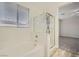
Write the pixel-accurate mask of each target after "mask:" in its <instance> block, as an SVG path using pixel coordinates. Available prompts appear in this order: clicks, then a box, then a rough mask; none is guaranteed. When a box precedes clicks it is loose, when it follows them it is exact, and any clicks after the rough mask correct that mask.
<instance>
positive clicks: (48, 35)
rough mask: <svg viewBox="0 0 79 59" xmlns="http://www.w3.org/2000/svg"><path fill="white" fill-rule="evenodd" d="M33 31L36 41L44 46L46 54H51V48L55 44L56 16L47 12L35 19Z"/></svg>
mask: <svg viewBox="0 0 79 59" xmlns="http://www.w3.org/2000/svg"><path fill="white" fill-rule="evenodd" d="M33 31H34V33H35V39H34V40H35V42H36V44H40V45H42V46H44V54H45V56H50V53H49V51H50V49H51V48H53V47H54V45H55V19H54V16H53V15H51V14H50V13H48V12H46V13H43V14H40V15H38V16H36V17H34V19H33Z"/></svg>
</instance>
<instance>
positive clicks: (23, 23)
mask: <svg viewBox="0 0 79 59" xmlns="http://www.w3.org/2000/svg"><path fill="white" fill-rule="evenodd" d="M28 15H29V9H28V8H25V7H23V6H21V5H19V4H17V3H13V2H0V26H9V27H10V26H11V27H27V25H28V19H29V18H28V17H29V16H28Z"/></svg>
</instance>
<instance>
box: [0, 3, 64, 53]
mask: <svg viewBox="0 0 79 59" xmlns="http://www.w3.org/2000/svg"><path fill="white" fill-rule="evenodd" d="M19 4H21V5H23V6H25V7H28V8H29V9H30V20H29V22H30V24H29V28H10V27H0V43H1V42H3V43H5V41H8V44H9V45H10V46H12V43H11V42H15V41H16V40H17V41H20V42H22V41H23V40H24V41H27V40H30V41H32V42H33V41H34V39H35V35H36V34H35V33H34V32H33V19H32V17H34V16H37V15H39V14H41V13H43V12H45V11H48V12H49V13H51V14H53V15H54V16H55V18H56V20H55V22H56V25H55V40H56V46H58V18H57V7H58V6H60V5H63V4H65V3H55V2H54V3H21V2H20V3H19ZM40 30H41V29H40ZM42 39H43V38H42ZM15 45H17V43H15ZM1 46H2V48H3V44H1ZM13 46H14V45H13ZM2 48H1V49H2ZM8 52H9V51H8Z"/></svg>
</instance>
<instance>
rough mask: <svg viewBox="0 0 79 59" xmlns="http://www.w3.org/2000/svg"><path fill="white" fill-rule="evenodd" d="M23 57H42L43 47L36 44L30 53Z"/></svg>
mask: <svg viewBox="0 0 79 59" xmlns="http://www.w3.org/2000/svg"><path fill="white" fill-rule="evenodd" d="M24 56H25V57H44V56H45V50H44V46H43V45H39V44H37V45H36V46H35V47H34V48H33V49H32V50H31V51H29V52H28V53H26V54H25V55H24Z"/></svg>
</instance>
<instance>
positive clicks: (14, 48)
mask: <svg viewBox="0 0 79 59" xmlns="http://www.w3.org/2000/svg"><path fill="white" fill-rule="evenodd" d="M0 56H1V57H4V56H6V57H43V56H45V54H44V46H43V45H39V44H36V45H35V43H33V42H31V41H25V42H16V43H14V42H11V43H6V42H5V45H3V46H2V48H1V49H0Z"/></svg>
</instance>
